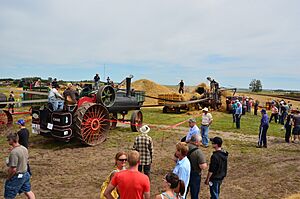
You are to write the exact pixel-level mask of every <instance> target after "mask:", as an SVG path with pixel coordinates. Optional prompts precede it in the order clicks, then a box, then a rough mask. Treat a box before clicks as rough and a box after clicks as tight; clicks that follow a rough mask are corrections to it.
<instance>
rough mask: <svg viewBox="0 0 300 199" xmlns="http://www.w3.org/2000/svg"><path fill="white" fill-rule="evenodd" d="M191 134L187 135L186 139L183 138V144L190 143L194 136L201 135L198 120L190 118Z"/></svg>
mask: <svg viewBox="0 0 300 199" xmlns="http://www.w3.org/2000/svg"><path fill="white" fill-rule="evenodd" d="M189 127H190V129H189V132H188V133H187V135H186V136H185V137H183V138H182V139H181V142H189V141H190V139H191V137H192V135H194V134H197V135H200V130H199V128H198V126H197V124H196V119H195V118H190V119H189Z"/></svg>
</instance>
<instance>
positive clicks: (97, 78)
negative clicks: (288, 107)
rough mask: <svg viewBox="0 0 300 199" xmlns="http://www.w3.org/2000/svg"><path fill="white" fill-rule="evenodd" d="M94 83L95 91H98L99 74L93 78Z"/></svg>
mask: <svg viewBox="0 0 300 199" xmlns="http://www.w3.org/2000/svg"><path fill="white" fill-rule="evenodd" d="M94 82H95V85H94V86H95V89H96V90H97V89H99V82H100V76H99V74H98V73H97V74H96V75H95V77H94Z"/></svg>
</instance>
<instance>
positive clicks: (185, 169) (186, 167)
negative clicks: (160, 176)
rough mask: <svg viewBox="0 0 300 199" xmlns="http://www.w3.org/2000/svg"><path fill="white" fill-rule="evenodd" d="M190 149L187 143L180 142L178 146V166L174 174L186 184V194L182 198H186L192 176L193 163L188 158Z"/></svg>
mask: <svg viewBox="0 0 300 199" xmlns="http://www.w3.org/2000/svg"><path fill="white" fill-rule="evenodd" d="M188 151H189V148H188V146H187V143H185V142H178V143H177V144H176V152H175V157H176V158H177V161H176V166H175V168H174V169H173V173H175V174H176V175H178V177H179V179H180V180H182V181H183V182H184V185H185V192H184V194H183V195H182V198H185V197H186V193H187V188H188V186H189V181H190V174H191V163H190V161H189V159H188V158H187V154H188Z"/></svg>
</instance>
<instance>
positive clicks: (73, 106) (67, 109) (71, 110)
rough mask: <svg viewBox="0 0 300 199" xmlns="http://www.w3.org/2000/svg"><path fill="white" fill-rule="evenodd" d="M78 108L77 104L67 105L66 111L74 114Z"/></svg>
mask: <svg viewBox="0 0 300 199" xmlns="http://www.w3.org/2000/svg"><path fill="white" fill-rule="evenodd" d="M76 107H77V104H65V110H66V111H68V112H73V111H74V110H75V109H76Z"/></svg>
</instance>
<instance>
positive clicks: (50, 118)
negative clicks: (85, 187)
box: [32, 76, 145, 146]
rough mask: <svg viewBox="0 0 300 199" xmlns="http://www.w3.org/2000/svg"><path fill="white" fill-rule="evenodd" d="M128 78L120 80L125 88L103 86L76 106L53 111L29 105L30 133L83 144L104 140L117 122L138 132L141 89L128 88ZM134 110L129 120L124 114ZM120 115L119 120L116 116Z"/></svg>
mask: <svg viewBox="0 0 300 199" xmlns="http://www.w3.org/2000/svg"><path fill="white" fill-rule="evenodd" d="M131 78H132V76H130V77H127V78H126V79H125V80H123V83H126V89H120V88H114V87H113V86H111V85H104V86H101V87H100V88H99V90H96V91H92V92H91V93H90V94H88V95H87V96H83V97H81V98H80V99H79V100H78V103H77V104H75V105H65V108H64V110H63V111H52V110H51V108H50V106H49V105H44V106H36V107H33V108H32V132H34V133H38V134H40V135H43V136H50V137H54V138H56V139H59V140H63V141H69V140H70V139H71V138H73V137H76V138H78V139H80V140H81V141H82V142H83V143H84V144H87V145H90V146H94V145H97V144H100V143H101V142H103V141H104V140H105V139H106V137H107V134H108V131H109V129H114V128H115V127H116V125H117V122H118V121H121V122H130V125H131V130H132V131H138V129H139V127H140V126H141V125H142V122H143V115H142V112H141V111H140V108H141V106H142V104H143V102H144V94H145V93H144V92H143V91H134V90H133V89H131ZM130 110H133V112H132V114H131V119H130V120H126V119H125V115H127V114H128V112H129V111H130ZM118 113H119V114H121V115H122V118H121V119H119V120H118V118H117V115H118Z"/></svg>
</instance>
